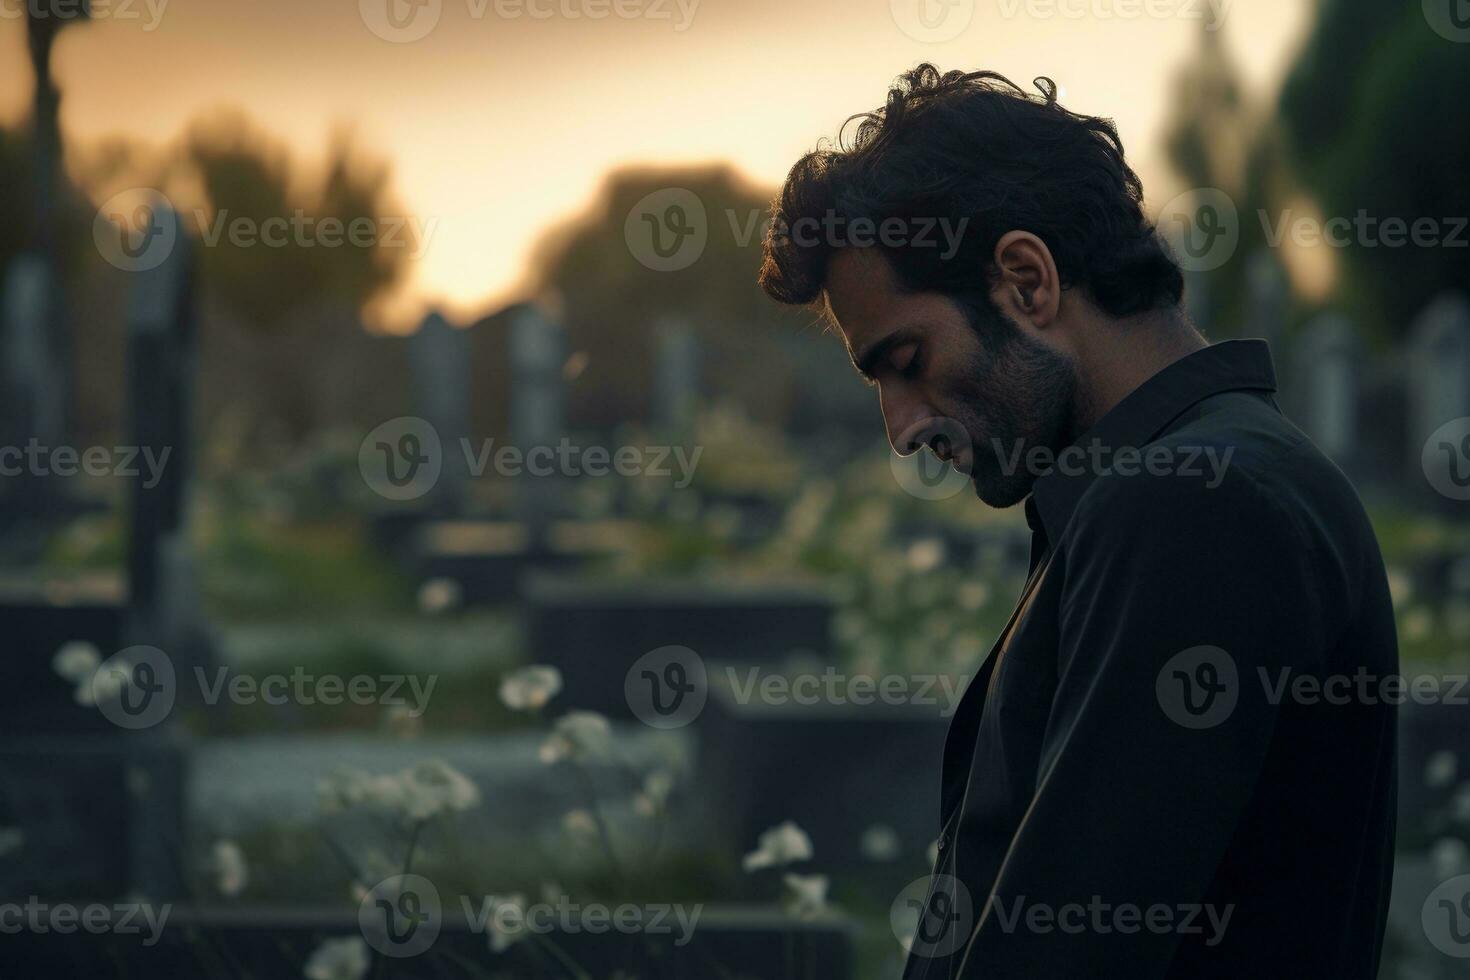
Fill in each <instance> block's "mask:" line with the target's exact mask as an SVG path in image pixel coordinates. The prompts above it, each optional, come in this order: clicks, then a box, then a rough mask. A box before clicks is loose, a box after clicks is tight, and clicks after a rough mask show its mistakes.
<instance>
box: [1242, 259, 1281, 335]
mask: <svg viewBox="0 0 1470 980" xmlns="http://www.w3.org/2000/svg"><path fill="white" fill-rule="evenodd" d="M1245 275H1246V290H1247V293H1248V295H1249V297H1250V303H1249V306H1248V307H1247V316H1249V317H1250V320H1249V322H1248V323H1247V324H1246V331H1245V332H1246V336H1256V337H1260V338H1262V339H1263V340H1265V341H1266V343H1268V344H1270V345H1271V352H1272V353H1273V354H1276V355H1278V356H1279V355H1280V352H1281V339H1282V335H1283V333H1284V329H1285V325H1286V303H1287V299H1288V295H1289V291H1288V289H1287V282H1286V274H1285V273H1284V272H1283V271H1282V269H1281V264H1280V263H1279V262H1277V261H1276V256H1275V255H1274V254H1273V253H1272V252H1271V251H1270V250H1269V249H1268V250H1262V251H1259V252H1256V253H1254V254H1253V255H1252V256H1251V257H1250V260H1249V261H1248V263H1247V264H1246V270H1245Z"/></svg>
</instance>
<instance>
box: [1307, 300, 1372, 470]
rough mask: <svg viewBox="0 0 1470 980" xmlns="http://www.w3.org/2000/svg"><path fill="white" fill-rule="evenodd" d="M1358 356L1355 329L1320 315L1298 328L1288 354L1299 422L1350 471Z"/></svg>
mask: <svg viewBox="0 0 1470 980" xmlns="http://www.w3.org/2000/svg"><path fill="white" fill-rule="evenodd" d="M1361 358H1362V348H1361V345H1360V343H1359V340H1358V334H1357V331H1356V330H1355V329H1354V327H1353V323H1352V321H1351V320H1349V319H1348V318H1347V317H1345V316H1343V315H1341V314H1339V313H1324V314H1322V315H1320V316H1318V317H1317V318H1316V319H1314V320H1312V321H1311V322H1310V323H1308V324H1307V325H1306V326H1305V327H1303V328H1302V331H1301V333H1300V335H1298V337H1297V338H1296V343H1295V345H1294V347H1293V351H1292V364H1293V374H1294V376H1295V378H1296V385H1295V391H1294V402H1295V404H1296V405H1297V406H1298V410H1297V413H1296V414H1297V421H1298V424H1299V425H1300V426H1301V427H1302V430H1303V431H1305V432H1306V433H1307V435H1309V436H1311V437H1312V440H1313V441H1314V442H1316V444H1317V446H1318V448H1320V449H1321V450H1322V451H1323V452H1324V453H1326V454H1327V455H1328V456H1329V457H1331V458H1332V459H1333V460H1334V461H1335V462H1336V463H1337V464H1338V465H1339V466H1341V467H1343V468H1344V469H1346V470H1349V471H1350V470H1351V469H1352V468H1353V466H1354V464H1355V463H1356V462H1357V459H1358V448H1359V447H1358V400H1359V381H1360V370H1361V364H1360V362H1361Z"/></svg>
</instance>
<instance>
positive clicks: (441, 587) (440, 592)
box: [419, 578, 464, 616]
mask: <svg viewBox="0 0 1470 980" xmlns="http://www.w3.org/2000/svg"><path fill="white" fill-rule="evenodd" d="M463 595H464V590H463V589H461V588H460V586H459V583H458V582H456V581H455V580H454V579H452V578H431V579H429V580H428V581H427V582H425V583H424V584H423V585H421V586H419V611H420V612H424V613H427V614H428V615H430V616H437V615H439V614H440V613H445V612H448V611H449V610H451V609H453V608H454V607H455V606H458V605H459V603H460V600H461V599H462V598H463Z"/></svg>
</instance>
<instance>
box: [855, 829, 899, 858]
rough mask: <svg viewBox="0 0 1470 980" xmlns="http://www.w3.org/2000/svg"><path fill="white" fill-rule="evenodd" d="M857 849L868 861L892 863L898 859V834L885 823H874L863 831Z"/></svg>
mask: <svg viewBox="0 0 1470 980" xmlns="http://www.w3.org/2000/svg"><path fill="white" fill-rule="evenodd" d="M858 849H859V850H861V851H862V855H863V857H865V858H867V859H868V860H869V861H892V860H893V859H894V858H896V857H898V850H899V845H898V834H897V833H895V832H894V830H893V828H892V827H890V826H888V825H887V824H886V823H875V824H873V825H872V826H871V827H869V828H868V829H867V830H864V831H863V837H862V842H861V843H860V844H859V845H858Z"/></svg>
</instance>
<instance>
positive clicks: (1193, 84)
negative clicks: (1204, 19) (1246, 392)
mask: <svg viewBox="0 0 1470 980" xmlns="http://www.w3.org/2000/svg"><path fill="white" fill-rule="evenodd" d="M1176 92H1177V93H1178V94H1177V97H1176V99H1175V102H1174V105H1173V107H1172V109H1171V112H1170V117H1169V122H1168V124H1167V127H1166V130H1165V137H1164V138H1165V148H1166V152H1167V153H1168V157H1169V161H1170V162H1171V163H1172V164H1173V165H1174V169H1175V171H1176V172H1178V174H1179V175H1180V176H1181V177H1183V178H1184V179H1185V181H1186V182H1187V183H1188V185H1189V187H1190V188H1218V189H1220V190H1222V191H1224V192H1225V193H1226V194H1228V195H1229V196H1230V199H1231V200H1232V201H1233V202H1234V203H1235V206H1236V210H1237V212H1238V217H1239V224H1240V242H1239V245H1238V246H1237V247H1236V250H1235V253H1234V257H1233V258H1232V260H1231V261H1228V262H1226V263H1225V264H1224V265H1223V266H1221V267H1220V268H1218V269H1213V270H1211V271H1209V272H1202V273H1199V274H1198V275H1195V276H1191V277H1190V283H1189V288H1190V289H1203V290H1204V291H1205V293H1206V300H1205V303H1204V305H1205V308H1206V310H1207V319H1206V322H1204V323H1201V324H1200V326H1201V327H1202V328H1205V329H1207V330H1208V332H1209V333H1210V334H1211V335H1212V336H1215V337H1239V336H1257V335H1258V332H1257V330H1256V328H1255V327H1254V325H1252V324H1251V323H1248V322H1246V320H1247V317H1248V316H1249V313H1250V307H1249V299H1248V297H1247V290H1246V278H1247V274H1248V273H1247V269H1248V263H1247V259H1248V257H1249V256H1251V255H1253V254H1255V253H1256V252H1259V251H1261V250H1263V249H1265V248H1267V247H1268V246H1267V243H1266V235H1265V231H1264V229H1263V228H1262V227H1261V223H1260V222H1259V221H1257V220H1255V215H1256V214H1257V213H1258V212H1260V211H1261V210H1262V209H1265V210H1267V211H1270V210H1274V209H1275V208H1276V207H1277V206H1278V205H1279V203H1280V202H1281V201H1282V200H1284V199H1285V196H1286V194H1287V190H1288V182H1289V174H1288V173H1287V168H1286V167H1285V165H1284V163H1283V160H1282V154H1281V141H1280V134H1279V130H1278V127H1277V126H1276V124H1275V121H1274V120H1273V119H1271V118H1270V116H1269V115H1268V114H1267V113H1265V112H1263V111H1262V109H1261V107H1260V106H1258V105H1256V104H1255V103H1254V102H1253V101H1252V100H1251V99H1250V98H1249V96H1248V94H1247V93H1246V92H1245V90H1244V87H1243V86H1242V84H1241V81H1240V73H1239V71H1238V70H1237V69H1236V67H1235V65H1234V63H1233V62H1232V61H1231V60H1230V57H1229V54H1228V53H1227V51H1226V50H1225V45H1224V41H1223V39H1222V37H1221V34H1220V32H1219V31H1210V30H1203V31H1201V32H1200V51H1199V54H1198V56H1197V57H1196V58H1195V59H1194V60H1193V61H1192V62H1191V63H1190V65H1189V67H1188V68H1186V69H1185V70H1184V71H1183V72H1182V73H1181V74H1180V76H1179V78H1178V81H1177V85H1176Z"/></svg>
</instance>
